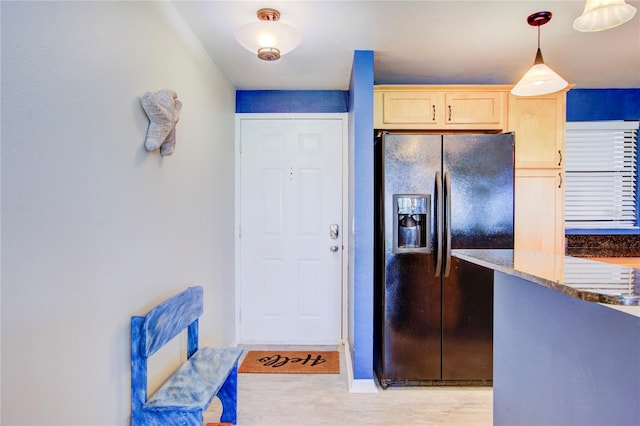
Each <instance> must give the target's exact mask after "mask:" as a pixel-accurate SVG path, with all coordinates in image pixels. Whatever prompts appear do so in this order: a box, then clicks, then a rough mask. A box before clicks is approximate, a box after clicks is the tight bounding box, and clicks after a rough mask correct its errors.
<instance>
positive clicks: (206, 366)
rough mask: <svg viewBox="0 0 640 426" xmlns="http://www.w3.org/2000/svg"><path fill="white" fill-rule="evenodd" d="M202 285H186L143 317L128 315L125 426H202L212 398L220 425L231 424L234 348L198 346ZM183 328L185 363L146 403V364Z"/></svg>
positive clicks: (234, 392) (234, 402)
mask: <svg viewBox="0 0 640 426" xmlns="http://www.w3.org/2000/svg"><path fill="white" fill-rule="evenodd" d="M202 300H203V290H202V287H189V288H188V289H187V290H185V291H183V292H182V293H179V294H177V295H176V296H174V297H172V298H170V299H168V300H166V301H164V302H162V303H161V304H159V305H158V306H156V307H155V308H153V309H152V310H151V311H149V313H148V314H147V315H145V316H134V317H131V425H132V426H155V425H158V426H160V425H162V426H171V425H193V426H202V421H203V419H202V413H203V411H205V410H206V409H207V407H208V406H209V404H210V403H211V401H212V400H213V398H214V397H215V396H216V395H217V396H218V398H220V401H221V402H222V416H221V418H220V421H221V422H229V423H233V424H236V418H237V401H238V397H237V393H238V391H237V379H238V359H239V358H240V355H241V354H242V349H240V348H199V349H198V318H199V317H200V316H201V315H202V304H203V303H202ZM185 328H186V329H187V361H186V362H185V363H184V364H182V365H181V366H180V368H179V369H178V370H176V371H175V372H174V373H173V375H172V376H171V377H169V379H167V381H166V382H165V383H164V384H163V385H162V386H161V387H160V389H158V390H157V391H156V392H155V394H154V395H153V396H151V398H149V399H147V360H148V358H149V357H150V356H151V355H153V354H154V353H156V352H157V351H158V350H159V349H160V348H161V347H162V346H164V345H165V344H166V343H167V342H169V341H170V340H171V339H173V338H174V337H175V336H176V335H178V334H179V333H180V332H181V331H182V330H184V329H185Z"/></svg>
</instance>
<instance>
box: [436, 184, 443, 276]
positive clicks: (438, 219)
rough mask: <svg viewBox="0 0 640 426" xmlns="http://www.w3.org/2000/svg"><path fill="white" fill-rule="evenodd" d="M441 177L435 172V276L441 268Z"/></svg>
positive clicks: (438, 274)
mask: <svg viewBox="0 0 640 426" xmlns="http://www.w3.org/2000/svg"><path fill="white" fill-rule="evenodd" d="M443 195H444V194H443V193H442V177H441V176H440V172H436V217H435V221H436V241H437V245H436V277H439V276H440V271H441V270H442V236H443V234H442V221H443V219H444V218H443V216H442V196H443Z"/></svg>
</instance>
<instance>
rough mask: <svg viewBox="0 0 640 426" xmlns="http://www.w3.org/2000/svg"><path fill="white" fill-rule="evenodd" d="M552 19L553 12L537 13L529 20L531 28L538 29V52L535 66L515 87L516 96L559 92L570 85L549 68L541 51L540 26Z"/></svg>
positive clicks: (513, 92)
mask: <svg viewBox="0 0 640 426" xmlns="http://www.w3.org/2000/svg"><path fill="white" fill-rule="evenodd" d="M550 19H551V12H537V13H534V14H533V15H530V16H529V17H528V18H527V22H528V23H529V25H531V26H535V27H538V51H537V52H536V58H535V60H534V62H533V66H532V67H531V68H530V69H529V71H527V72H526V74H525V75H524V76H522V78H521V79H520V81H518V83H517V84H516V85H515V86H513V88H512V89H511V93H512V94H513V95H515V96H539V95H546V94H548V93H553V92H557V91H558V90H562V89H564V88H565V87H567V86H568V85H569V83H568V82H567V81H566V80H565V79H564V78H562V77H560V76H559V75H558V74H557V73H556V72H554V71H553V70H552V69H551V68H549V67H548V66H547V65H546V64H545V63H544V60H543V59H542V51H541V50H540V26H542V25H544V24H546V23H547V22H549V20H550Z"/></svg>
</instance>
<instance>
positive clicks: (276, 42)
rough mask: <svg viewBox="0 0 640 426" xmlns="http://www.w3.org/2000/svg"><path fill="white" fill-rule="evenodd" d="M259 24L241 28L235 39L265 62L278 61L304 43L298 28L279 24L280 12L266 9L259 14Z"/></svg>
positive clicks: (250, 24) (237, 31)
mask: <svg viewBox="0 0 640 426" xmlns="http://www.w3.org/2000/svg"><path fill="white" fill-rule="evenodd" d="M257 15H258V19H259V22H251V23H249V24H245V25H243V26H241V27H239V28H238V29H237V30H236V32H235V38H236V40H237V41H238V43H240V44H241V45H242V46H243V47H244V48H245V49H247V50H248V51H249V52H252V53H255V54H257V55H258V58H260V59H262V60H264V61H276V60H278V59H280V57H281V56H282V55H285V54H287V53H289V52H291V51H292V50H293V49H295V48H296V47H297V46H298V45H299V44H300V42H301V41H302V36H301V35H300V31H298V29H297V28H295V27H293V26H291V25H287V24H283V23H282V22H278V20H279V19H280V12H279V11H277V10H276V9H271V8H264V9H260V10H258V12H257Z"/></svg>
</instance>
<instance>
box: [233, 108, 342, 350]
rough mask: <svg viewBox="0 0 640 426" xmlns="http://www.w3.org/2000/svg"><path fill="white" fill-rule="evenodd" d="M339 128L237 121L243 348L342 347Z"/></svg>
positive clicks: (328, 123) (330, 122)
mask: <svg viewBox="0 0 640 426" xmlns="http://www.w3.org/2000/svg"><path fill="white" fill-rule="evenodd" d="M342 126H343V121H342V120H341V119H326V120H313V119H309V120H302V119H295V120H292V119H288V120H287V119H279V120H278V119H272V120H266V119H252V120H250V119H247V120H242V121H241V125H240V131H241V136H240V139H241V156H240V158H241V172H240V176H241V178H240V198H241V200H240V204H241V207H240V208H241V214H240V221H241V225H240V228H241V236H240V265H241V266H240V277H239V278H240V279H239V282H240V299H241V300H240V310H241V315H240V340H241V341H242V342H263V343H287V344H295V343H299V344H302V343H306V344H312V343H336V342H338V341H340V337H341V307H342V298H341V294H342V291H341V290H342V283H341V278H342V253H341V249H342V236H341V235H339V237H338V238H337V239H331V238H330V236H329V226H330V225H331V224H337V225H338V227H339V229H340V230H341V229H342V222H341V219H342V135H343V129H342ZM331 245H336V246H338V247H339V250H338V251H336V252H332V251H330V250H329V247H330V246H331Z"/></svg>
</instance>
